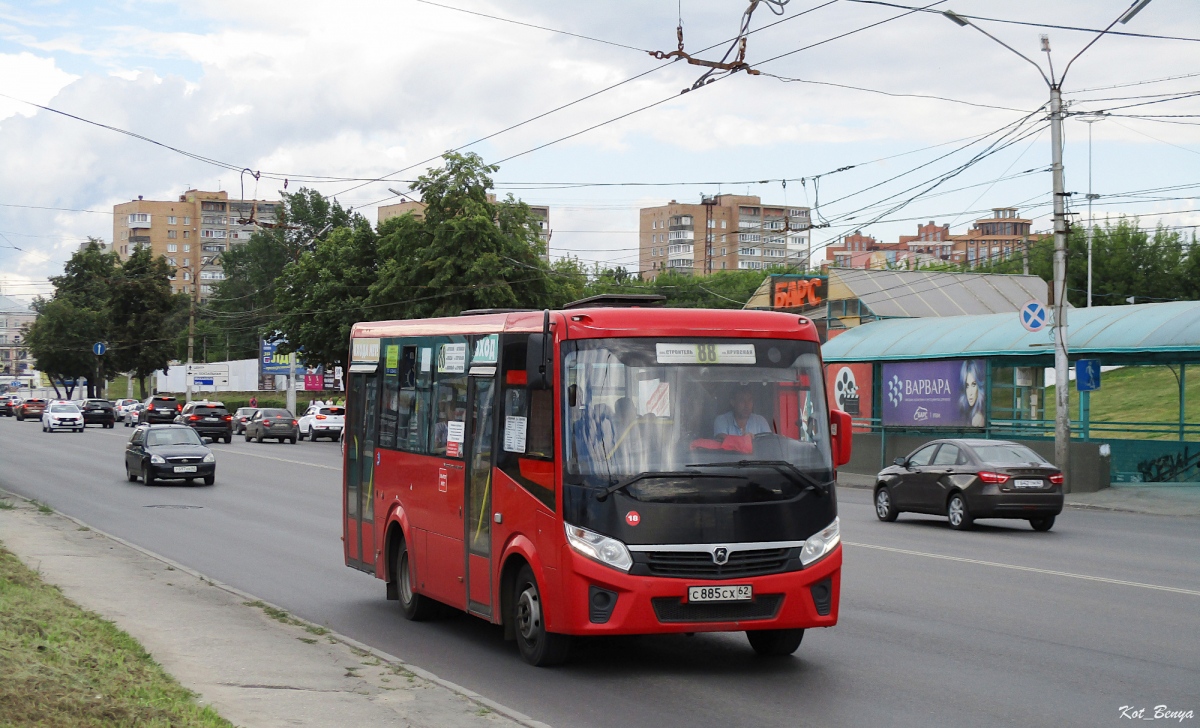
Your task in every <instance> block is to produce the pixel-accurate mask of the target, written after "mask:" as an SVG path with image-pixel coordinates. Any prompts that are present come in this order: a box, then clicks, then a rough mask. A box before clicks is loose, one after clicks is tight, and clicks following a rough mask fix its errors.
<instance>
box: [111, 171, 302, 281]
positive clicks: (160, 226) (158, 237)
mask: <svg viewBox="0 0 1200 728" xmlns="http://www.w3.org/2000/svg"><path fill="white" fill-rule="evenodd" d="M279 204H280V203H279V202H275V201H267V200H237V199H234V200H231V199H229V194H228V193H227V192H203V191H201V190H188V191H187V192H185V193H183V194H182V195H180V196H179V199H178V200H169V201H164V200H143V199H142V198H141V197H140V196H139V197H138V198H137V199H136V200H132V201H130V202H123V203H121V204H119V205H113V250H115V251H116V252H117V254H118V255H120V256H121V258H122V259H125V258H128V257H129V255H130V253H131V252H132V251H133V250H134V248H136V247H137V246H138V245H144V246H149V248H150V249H151V251H153V252H154V254H155V255H161V256H163V257H165V258H166V259H167V263H169V264H170V265H171V266H172V267H173V268H175V275H174V276H173V277H172V279H171V289H172V290H173V291H175V292H176V293H180V292H182V293H197V292H198V293H199V296H200V299H201V300H202V301H203V300H206V299H207V298H208V296H209V295H211V294H212V293H213V291H214V290H215V288H216V285H217V283H219V282H220V281H223V280H225V272H224V270H223V269H222V267H221V253H224V252H225V251H226V250H229V249H230V248H231V247H232V246H235V245H239V244H241V243H244V242H246V241H248V240H249V239H250V236H251V235H252V234H253V233H254V231H256V230H258V229H259V228H260V227H263V226H270V225H274V224H275V220H276V215H277V213H278V212H279ZM195 286H199V290H198V291H197V290H196V289H195Z"/></svg>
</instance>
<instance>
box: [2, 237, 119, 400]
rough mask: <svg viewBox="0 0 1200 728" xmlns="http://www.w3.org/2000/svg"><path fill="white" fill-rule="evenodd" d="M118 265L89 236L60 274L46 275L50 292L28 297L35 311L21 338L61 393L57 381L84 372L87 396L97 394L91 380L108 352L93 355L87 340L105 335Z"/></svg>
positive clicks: (91, 341) (96, 378)
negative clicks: (50, 287) (44, 295)
mask: <svg viewBox="0 0 1200 728" xmlns="http://www.w3.org/2000/svg"><path fill="white" fill-rule="evenodd" d="M119 271H120V268H119V258H118V257H117V255H116V254H115V253H108V252H105V250H104V243H103V241H101V240H99V239H97V238H88V242H87V244H86V245H85V246H84V247H83V248H81V249H80V250H78V251H76V252H75V253H74V254H72V255H71V257H70V259H68V260H67V262H66V264H65V265H64V266H63V274H62V275H61V276H54V277H52V278H51V279H50V283H51V284H53V285H54V295H53V296H52V297H51V298H49V299H43V298H41V297H38V298H37V299H35V300H34V302H33V310H34V311H35V312H37V314H38V317H37V319H36V320H35V321H34V322H33V324H31V325H30V326H29V327H27V329H26V331H25V344H26V346H27V347H28V348H29V351H30V353H31V354H32V355H33V358H34V359H35V360H36V361H37V368H38V369H39V370H41V371H43V372H45V373H46V374H47V375H48V376H49V377H50V380H51V383H52V386H53V387H54V390H55V392H56V393H58V394H59V395H60V396H61V395H62V394H63V393H61V392H59V390H58V382H59V381H64V382H65V381H69V380H73V379H81V378H83V377H87V380H88V392H87V394H88V396H89V397H94V396H96V394H97V392H96V383H97V382H99V381H102V379H103V377H102V375H101V373H100V370H102V369H103V368H104V367H106V366H107V365H108V363H109V361H110V360H111V354H106V355H104V356H103V357H97V356H95V355H94V354H93V353H92V346H93V345H94V344H95V343H96V342H100V341H107V340H108V338H109V331H110V327H109V320H108V317H107V315H106V313H105V311H106V308H107V306H108V301H109V296H110V293H111V291H112V285H113V283H114V281H115V280H116V279H117V278H118V277H119ZM73 393H74V387H66V396H67V397H68V398H69V397H71V396H72V394H73Z"/></svg>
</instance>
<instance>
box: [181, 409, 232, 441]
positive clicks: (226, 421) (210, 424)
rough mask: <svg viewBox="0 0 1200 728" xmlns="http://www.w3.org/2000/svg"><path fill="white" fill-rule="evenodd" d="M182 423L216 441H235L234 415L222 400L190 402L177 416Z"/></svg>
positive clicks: (202, 435)
mask: <svg viewBox="0 0 1200 728" xmlns="http://www.w3.org/2000/svg"><path fill="white" fill-rule="evenodd" d="M175 422H176V423H177V424H180V425H187V426H188V427H190V428H192V429H193V430H195V431H196V432H198V433H200V436H201V437H207V438H208V439H210V440H212V441H213V442H216V441H217V440H224V441H225V442H233V415H231V414H229V411H228V410H226V409H225V405H224V404H222V403H220V402H208V401H204V402H188V403H187V404H185V405H184V406H183V411H182V412H180V413H179V416H178V417H176V418H175Z"/></svg>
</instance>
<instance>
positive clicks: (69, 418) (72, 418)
mask: <svg viewBox="0 0 1200 728" xmlns="http://www.w3.org/2000/svg"><path fill="white" fill-rule="evenodd" d="M55 430H74V431H75V432H83V411H82V410H80V409H79V405H77V404H75V403H74V402H51V403H50V406H48V407H47V408H46V411H44V412H42V432H54V431H55Z"/></svg>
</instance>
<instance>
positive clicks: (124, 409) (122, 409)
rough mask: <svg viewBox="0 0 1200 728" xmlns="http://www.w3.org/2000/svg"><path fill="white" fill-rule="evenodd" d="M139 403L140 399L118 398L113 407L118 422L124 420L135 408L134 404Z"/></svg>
mask: <svg viewBox="0 0 1200 728" xmlns="http://www.w3.org/2000/svg"><path fill="white" fill-rule="evenodd" d="M137 403H138V401H137V400H136V399H118V400H117V401H115V402H113V409H114V411H115V413H116V416H117V422H124V421H125V415H126V414H128V413H129V410H131V409H133V406H134V405H135V404H137Z"/></svg>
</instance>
